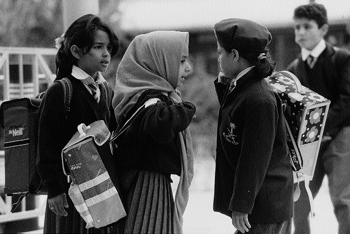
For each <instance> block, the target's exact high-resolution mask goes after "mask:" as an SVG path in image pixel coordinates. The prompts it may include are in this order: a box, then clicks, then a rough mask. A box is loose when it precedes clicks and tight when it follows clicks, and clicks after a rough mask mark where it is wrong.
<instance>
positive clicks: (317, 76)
mask: <svg viewBox="0 0 350 234" xmlns="http://www.w3.org/2000/svg"><path fill="white" fill-rule="evenodd" d="M306 66H307V64H306V63H305V62H304V61H303V60H302V59H301V55H299V56H298V58H296V59H295V60H294V61H293V62H292V63H291V64H290V65H289V66H288V67H287V70H288V71H290V72H292V73H294V74H295V75H296V76H297V77H298V78H299V80H300V82H301V84H302V85H304V86H306V87H308V88H309V89H311V90H313V91H315V92H317V93H318V94H320V95H322V96H324V97H325V98H327V99H329V100H330V101H331V104H330V108H329V112H328V115H327V120H326V126H325V129H324V135H334V133H336V132H338V131H339V130H340V128H342V127H344V126H349V125H350V52H349V51H348V50H345V49H339V50H335V47H333V46H331V45H330V44H328V43H327V44H326V49H325V50H324V51H323V52H322V53H321V54H320V56H319V57H318V59H317V61H316V63H315V65H314V67H313V69H311V70H310V69H309V68H308V67H306Z"/></svg>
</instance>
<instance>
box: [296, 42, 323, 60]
mask: <svg viewBox="0 0 350 234" xmlns="http://www.w3.org/2000/svg"><path fill="white" fill-rule="evenodd" d="M325 49H326V42H325V40H323V39H322V40H321V41H320V42H319V43H318V44H317V46H315V48H314V49H313V50H311V51H310V50H307V49H305V48H301V58H302V59H303V61H305V60H306V59H307V58H308V57H309V55H311V56H312V57H314V59H315V62H316V60H317V58H318V56H320V54H321V53H322V52H323V51H324V50H325Z"/></svg>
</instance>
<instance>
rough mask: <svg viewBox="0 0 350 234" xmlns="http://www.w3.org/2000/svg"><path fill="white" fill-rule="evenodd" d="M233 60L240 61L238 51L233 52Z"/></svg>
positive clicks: (233, 50)
mask: <svg viewBox="0 0 350 234" xmlns="http://www.w3.org/2000/svg"><path fill="white" fill-rule="evenodd" d="M231 54H232V58H233V61H234V62H237V61H238V59H239V52H238V50H236V49H232V50H231Z"/></svg>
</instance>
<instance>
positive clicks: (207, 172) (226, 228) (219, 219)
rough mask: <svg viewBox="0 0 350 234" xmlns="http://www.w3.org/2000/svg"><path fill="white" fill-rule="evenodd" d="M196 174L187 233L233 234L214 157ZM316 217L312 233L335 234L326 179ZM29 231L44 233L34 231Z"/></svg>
mask: <svg viewBox="0 0 350 234" xmlns="http://www.w3.org/2000/svg"><path fill="white" fill-rule="evenodd" d="M195 169H196V170H195V177H194V181H193V183H192V186H191V190H190V200H189V203H188V206H187V209H186V212H185V215H184V233H185V234H232V233H234V231H235V229H234V228H233V226H232V225H231V220H230V219H229V218H228V217H226V216H224V215H221V214H219V213H215V212H213V209H212V203H213V184H214V177H213V176H214V161H213V160H204V161H196V162H195ZM314 202H315V212H316V217H314V218H312V220H311V225H312V234H336V233H337V222H336V219H335V217H334V214H333V211H332V205H331V201H330V198H329V194H328V187H327V181H325V182H324V184H323V186H322V188H321V191H320V193H319V195H318V196H317V198H316V199H315V201H314ZM41 220H42V219H41ZM30 233H42V231H34V232H30Z"/></svg>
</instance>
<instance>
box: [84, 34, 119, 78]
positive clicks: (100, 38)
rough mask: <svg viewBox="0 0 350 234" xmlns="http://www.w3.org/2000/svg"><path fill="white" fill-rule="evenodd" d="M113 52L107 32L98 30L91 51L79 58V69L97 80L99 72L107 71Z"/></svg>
mask: <svg viewBox="0 0 350 234" xmlns="http://www.w3.org/2000/svg"><path fill="white" fill-rule="evenodd" d="M111 52H112V45H111V44H110V40H109V36H108V34H107V33H106V32H105V31H102V30H97V31H96V32H95V35H94V43H93V45H92V47H91V49H90V51H89V52H88V53H86V54H83V55H81V56H80V58H78V67H80V68H81V69H82V70H84V71H85V72H86V73H88V74H89V75H90V76H91V77H92V78H94V79H95V78H97V72H104V71H106V70H107V68H108V65H109V63H110V61H111Z"/></svg>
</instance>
